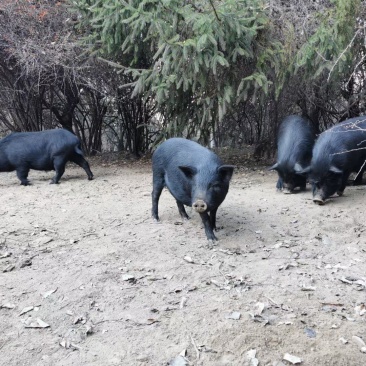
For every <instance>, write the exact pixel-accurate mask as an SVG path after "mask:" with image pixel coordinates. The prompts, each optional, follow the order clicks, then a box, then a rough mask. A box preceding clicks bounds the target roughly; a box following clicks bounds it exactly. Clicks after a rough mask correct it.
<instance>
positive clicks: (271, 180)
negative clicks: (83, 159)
mask: <svg viewBox="0 0 366 366" xmlns="http://www.w3.org/2000/svg"><path fill="white" fill-rule="evenodd" d="M92 170H93V172H94V174H95V178H96V179H95V180H93V181H91V182H89V181H87V179H86V176H85V174H84V172H83V171H82V170H81V169H80V168H79V167H74V166H69V167H68V168H67V170H66V173H65V176H64V177H63V179H62V180H61V184H59V185H50V184H48V182H49V179H50V177H51V176H52V173H39V172H34V171H33V172H31V174H30V179H31V181H32V183H33V185H32V186H29V187H22V186H20V185H19V184H18V180H17V178H16V176H15V174H14V173H9V174H7V173H2V174H1V175H0V197H1V198H0V200H1V205H0V220H1V221H0V271H1V272H0V307H1V308H0V319H1V322H0V355H1V356H0V364H1V365H11V366H15V365H32V366H36V365H65V366H68V365H70V366H71V365H72V366H75V365H167V364H171V365H184V364H187V365H210V366H211V365H213V366H219V365H247V364H248V365H250V364H251V365H255V364H256V363H255V360H252V363H248V362H247V357H248V356H247V352H248V351H250V350H256V356H255V357H256V359H257V360H258V361H259V365H271V366H272V365H282V363H281V362H283V364H284V365H290V364H291V363H290V362H288V361H285V360H283V357H284V355H285V354H286V353H288V354H290V355H293V356H296V357H299V358H300V359H301V363H300V365H304V366H305V365H307V366H314V365H332V366H334V365H340V366H347V365H350V366H351V365H352V366H361V365H365V364H366V354H365V353H362V352H361V348H362V339H363V340H364V341H366V322H365V320H366V314H365V303H366V297H365V286H366V264H365V260H366V239H365V214H366V205H365V194H366V188H365V186H360V187H347V188H346V191H345V195H344V196H343V197H339V198H334V199H332V200H331V201H330V202H328V203H327V204H326V205H325V206H317V205H315V204H313V202H312V201H311V193H310V189H309V188H308V191H307V192H305V193H299V194H293V195H284V194H282V193H277V192H276V191H275V182H276V175H275V174H274V173H273V172H267V171H264V170H258V169H257V170H256V171H254V170H253V169H251V168H245V167H240V168H239V169H238V170H237V171H236V173H235V176H234V177H233V180H232V184H231V186H230V191H229V194H228V196H227V198H226V200H225V202H224V203H223V205H222V206H221V207H220V209H219V211H218V216H217V219H218V226H219V227H220V230H219V231H218V232H217V233H216V235H217V237H218V238H219V239H220V240H219V241H218V242H217V245H215V246H213V247H212V246H210V245H209V243H208V242H207V241H206V238H205V234H204V230H203V227H202V224H201V222H200V219H199V217H198V216H197V215H196V214H194V213H192V212H191V210H190V209H189V210H188V211H187V212H188V213H189V214H190V215H191V216H192V219H191V220H189V221H185V222H183V221H182V220H181V218H180V216H179V215H178V210H177V208H176V205H175V201H174V199H173V198H172V196H171V195H170V194H169V193H168V192H167V191H164V192H163V194H162V197H161V203H160V218H161V223H154V222H153V221H152V219H151V218H150V209H151V202H150V193H151V172H150V167H149V165H146V166H145V165H137V164H132V165H130V166H129V165H127V164H124V165H123V164H122V163H121V164H119V165H103V164H99V165H96V164H92ZM4 271H5V272H4ZM22 312H24V313H23V314H21V313H22ZM37 319H40V320H41V321H38V320H37ZM42 321H43V322H44V323H43V322H42ZM45 323H46V324H45ZM47 325H49V327H46V326H47ZM34 326H38V327H41V328H34ZM42 327H44V328H42ZM355 337H359V338H355ZM180 354H183V355H185V358H183V357H182V356H179V355H180Z"/></svg>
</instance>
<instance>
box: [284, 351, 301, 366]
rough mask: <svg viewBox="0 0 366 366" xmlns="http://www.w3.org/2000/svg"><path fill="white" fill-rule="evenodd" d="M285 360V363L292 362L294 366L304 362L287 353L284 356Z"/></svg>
mask: <svg viewBox="0 0 366 366" xmlns="http://www.w3.org/2000/svg"><path fill="white" fill-rule="evenodd" d="M283 359H284V360H285V361H288V362H291V363H292V364H293V365H296V364H298V363H301V362H302V360H301V358H299V357H296V356H293V355H290V354H289V353H285V354H284V356H283Z"/></svg>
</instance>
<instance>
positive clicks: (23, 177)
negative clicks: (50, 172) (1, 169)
mask: <svg viewBox="0 0 366 366" xmlns="http://www.w3.org/2000/svg"><path fill="white" fill-rule="evenodd" d="M16 171H17V177H18V178H19V180H20V184H21V185H22V186H27V185H29V184H30V183H29V180H28V179H27V178H28V173H29V168H28V167H25V166H21V167H19V168H17V170H16Z"/></svg>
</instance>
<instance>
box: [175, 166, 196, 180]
mask: <svg viewBox="0 0 366 366" xmlns="http://www.w3.org/2000/svg"><path fill="white" fill-rule="evenodd" d="M178 168H179V169H180V170H181V171H182V172H183V174H184V175H185V176H186V177H187V178H192V177H193V176H194V175H195V174H196V173H197V169H196V168H194V167H192V166H187V165H181V166H178Z"/></svg>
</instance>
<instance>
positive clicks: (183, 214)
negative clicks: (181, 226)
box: [176, 200, 189, 219]
mask: <svg viewBox="0 0 366 366" xmlns="http://www.w3.org/2000/svg"><path fill="white" fill-rule="evenodd" d="M176 201H177V206H178V211H179V215H180V216H181V217H182V219H189V216H188V215H187V212H186V210H185V208H184V205H183V203H182V202H180V201H178V200H176Z"/></svg>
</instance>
